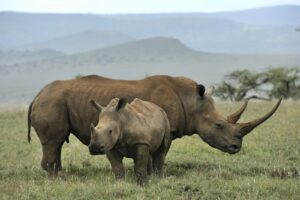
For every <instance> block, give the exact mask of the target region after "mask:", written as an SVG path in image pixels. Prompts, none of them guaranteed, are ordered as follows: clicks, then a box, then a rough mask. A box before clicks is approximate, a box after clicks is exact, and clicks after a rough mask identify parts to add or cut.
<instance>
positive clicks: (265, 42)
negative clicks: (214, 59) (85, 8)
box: [0, 6, 300, 54]
mask: <svg viewBox="0 0 300 200" xmlns="http://www.w3.org/2000/svg"><path fill="white" fill-rule="evenodd" d="M299 13H300V11H299V6H274V7H265V8H257V9H250V10H243V11H235V12H221V13H171V14H134V15H131V14H128V15H96V14H33V13H14V12H0V49H6V50H7V49H14V48H20V47H24V45H28V44H31V45H32V47H36V48H52V49H54V50H62V51H64V52H68V53H70V52H71V53H73V52H79V51H80V49H82V51H80V52H83V51H85V50H91V49H93V48H101V47H105V46H109V45H114V44H118V43H120V42H126V40H127V39H129V40H127V41H130V38H131V37H132V38H134V39H143V38H149V37H172V38H177V39H179V40H180V41H182V42H183V43H184V44H185V45H187V46H188V47H191V48H194V49H196V50H200V51H206V52H221V53H272V54H273V53H277V54H291V53H293V54H295V53H299V52H300V37H299V31H297V30H298V29H299V28H300V22H299V18H300V17H299V15H300V14H299ZM90 30H100V31H101V32H102V31H104V32H107V33H109V32H110V33H111V35H112V37H111V38H110V39H111V40H110V39H107V41H110V42H108V43H107V45H106V43H105V41H106V38H107V35H105V34H104V35H103V33H99V32H94V31H90ZM128 37H129V38H128ZM84 38H85V39H84ZM73 41H77V42H73ZM81 41H82V42H81ZM93 41H94V42H93ZM100 43H101V44H105V45H103V46H101V45H100ZM33 44H34V45H33ZM96 44H97V45H100V46H98V47H97V46H96ZM31 45H29V46H28V47H30V46H31ZM36 48H34V49H36ZM73 50H74V51H73ZM77 50H78V51H77Z"/></svg>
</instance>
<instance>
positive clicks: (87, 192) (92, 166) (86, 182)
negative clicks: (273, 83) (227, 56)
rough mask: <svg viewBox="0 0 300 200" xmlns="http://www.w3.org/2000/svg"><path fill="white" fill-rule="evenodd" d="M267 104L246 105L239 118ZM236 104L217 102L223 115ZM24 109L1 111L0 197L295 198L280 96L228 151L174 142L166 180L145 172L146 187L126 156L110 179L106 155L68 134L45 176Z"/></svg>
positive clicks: (297, 125)
mask: <svg viewBox="0 0 300 200" xmlns="http://www.w3.org/2000/svg"><path fill="white" fill-rule="evenodd" d="M273 105H274V102H263V103H261V102H251V103H250V105H249V106H248V108H247V110H246V113H245V114H244V116H243V118H242V119H241V121H247V120H250V119H254V118H256V117H258V116H261V115H263V114H264V113H266V112H267V111H268V110H270V109H271V107H272V106H273ZM238 106H240V103H225V102H218V103H217V108H218V109H219V110H220V111H222V112H223V113H225V114H226V113H227V114H229V113H230V112H233V111H235V109H237V107H238ZM26 114H27V112H26V110H25V109H12V110H10V111H3V110H2V111H0V138H1V139H0V199H88V200H93V199H138V200H140V199H173V200H175V199H264V200H266V199H299V198H300V176H299V173H300V168H299V166H300V122H299V119H300V102H293V101H283V103H282V105H281V106H280V107H279V109H278V111H277V112H276V113H275V114H274V116H273V117H272V118H271V119H269V120H268V121H267V122H265V123H264V124H262V125H261V126H259V127H258V128H256V129H255V130H254V131H253V132H252V133H251V134H249V135H248V136H246V137H245V138H244V142H243V147H242V150H241V152H240V153H238V154H235V155H229V154H226V153H223V152H220V151H218V150H216V149H213V148H211V147H209V146H208V145H207V144H206V143H204V142H203V141H201V139H200V138H199V136H197V135H194V136H191V137H184V138H181V139H177V140H175V141H173V143H172V146H171V149H170V151H169V154H168V155H167V160H166V164H165V177H164V178H162V179H159V178H157V177H154V176H151V177H150V183H149V185H148V186H147V187H145V188H142V187H139V186H137V184H136V182H135V178H134V175H133V169H132V168H133V167H132V166H133V162H132V160H130V159H126V160H125V166H126V179H125V180H123V181H117V180H115V178H114V176H113V174H112V172H111V169H110V165H109V163H108V161H107V159H106V158H105V156H91V155H89V152H88V148H87V147H86V146H85V145H83V144H81V143H80V142H79V141H78V140H77V139H76V138H75V137H70V143H69V144H65V145H64V147H63V152H62V164H63V172H62V174H61V175H60V178H48V177H47V175H46V173H45V172H44V171H43V170H42V169H41V167H40V160H41V155H42V154H41V145H40V142H39V140H38V138H37V136H36V134H35V132H34V131H32V141H31V143H30V144H28V143H27V125H26ZM32 130H33V129H32Z"/></svg>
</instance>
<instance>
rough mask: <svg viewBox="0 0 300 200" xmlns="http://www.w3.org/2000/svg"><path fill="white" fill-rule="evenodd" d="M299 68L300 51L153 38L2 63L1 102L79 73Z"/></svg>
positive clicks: (215, 77)
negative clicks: (200, 47)
mask: <svg viewBox="0 0 300 200" xmlns="http://www.w3.org/2000/svg"><path fill="white" fill-rule="evenodd" d="M269 66H300V56H299V55H271V54H269V55H264V54H244V55H243V54H220V53H206V52H200V51H195V50H193V49H190V48H188V47H187V46H185V45H184V44H183V43H182V42H181V41H179V40H177V39H173V38H164V37H156V38H148V39H142V40H136V41H131V42H127V43H123V44H119V45H116V46H113V47H107V48H103V49H97V50H93V51H88V52H84V53H77V54H73V55H63V56H58V57H55V58H50V59H44V60H38V61H32V62H27V63H22V64H17V65H10V66H0V95H1V100H0V101H2V102H8V101H29V100H31V99H32V97H33V96H34V95H35V94H36V93H37V92H38V91H39V90H40V89H41V88H42V86H44V85H46V84H48V83H49V82H51V81H53V80H59V79H70V78H74V77H75V76H76V75H78V74H81V75H82V74H84V75H87V74H99V75H102V76H108V77H111V78H120V79H140V78H143V77H145V76H146V75H153V74H168V75H173V76H186V77H190V78H192V79H194V80H196V81H198V82H199V83H203V84H205V85H208V84H215V83H217V82H219V81H221V79H222V77H223V76H224V75H225V74H227V73H229V72H231V71H232V70H234V69H252V70H262V69H264V68H266V67H269Z"/></svg>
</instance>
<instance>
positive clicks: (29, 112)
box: [27, 101, 33, 143]
mask: <svg viewBox="0 0 300 200" xmlns="http://www.w3.org/2000/svg"><path fill="white" fill-rule="evenodd" d="M32 105H33V101H32V102H31V103H30V105H29V108H28V113H27V126H28V132H27V141H28V143H30V141H31V136H30V131H31V118H30V116H31V110H32Z"/></svg>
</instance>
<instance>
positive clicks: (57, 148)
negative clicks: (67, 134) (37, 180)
mask: <svg viewBox="0 0 300 200" xmlns="http://www.w3.org/2000/svg"><path fill="white" fill-rule="evenodd" d="M61 148H62V144H43V158H42V162H41V166H42V168H43V169H44V170H46V171H47V172H48V174H49V176H57V174H58V171H59V170H61Z"/></svg>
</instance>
